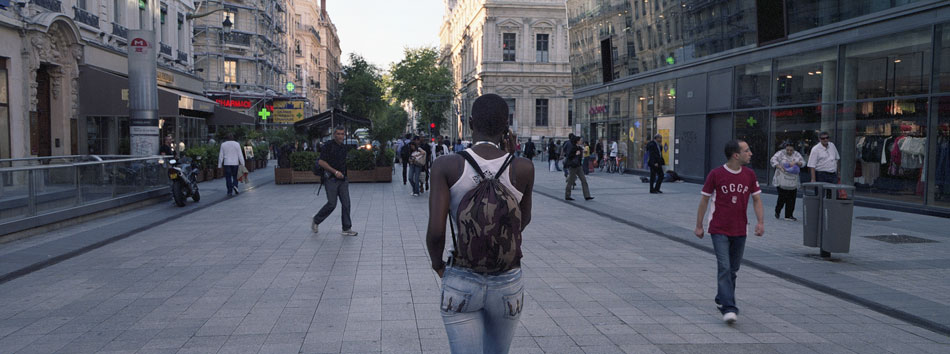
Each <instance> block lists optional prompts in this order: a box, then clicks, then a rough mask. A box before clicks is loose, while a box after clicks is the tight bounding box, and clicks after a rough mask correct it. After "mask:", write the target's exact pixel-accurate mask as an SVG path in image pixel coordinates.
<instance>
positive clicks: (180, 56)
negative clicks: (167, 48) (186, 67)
mask: <svg viewBox="0 0 950 354" xmlns="http://www.w3.org/2000/svg"><path fill="white" fill-rule="evenodd" d="M178 61H180V62H181V63H182V64H188V53H185V52H182V51H180V50H179V51H178Z"/></svg>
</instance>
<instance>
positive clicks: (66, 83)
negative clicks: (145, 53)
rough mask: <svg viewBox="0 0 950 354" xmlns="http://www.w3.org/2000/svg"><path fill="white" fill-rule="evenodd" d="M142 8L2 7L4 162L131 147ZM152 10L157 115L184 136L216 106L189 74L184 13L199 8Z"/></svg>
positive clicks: (180, 4)
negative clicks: (131, 75) (132, 40)
mask: <svg viewBox="0 0 950 354" xmlns="http://www.w3.org/2000/svg"><path fill="white" fill-rule="evenodd" d="M145 6H147V2H146V1H144V0H143V1H138V2H131V1H126V0H64V1H61V0H34V1H29V2H27V1H23V2H8V3H7V4H6V6H0V159H5V158H22V157H30V156H62V155H74V154H128V153H129V151H130V148H129V109H128V87H129V86H128V59H127V56H128V54H127V53H128V42H129V29H130V28H131V29H136V28H140V27H141V26H142V24H143V23H147V21H149V20H150V19H149V18H148V17H147V15H146V13H147V12H146V11H145ZM158 9H159V13H156V14H155V15H154V16H153V17H152V18H151V21H152V22H153V24H154V28H156V29H157V34H156V42H157V43H154V45H156V47H157V49H158V73H157V74H158V78H157V79H158V85H159V90H158V95H159V97H158V98H159V118H160V122H165V123H166V124H168V126H174V127H178V128H177V129H176V131H175V132H174V133H175V135H176V136H177V137H179V139H178V140H179V141H189V140H187V139H192V138H195V139H196V138H198V137H199V135H200V134H201V133H202V132H201V126H203V121H204V119H205V118H207V117H208V116H210V115H211V114H212V112H213V108H214V104H213V102H211V101H209V100H207V99H206V98H204V97H203V96H202V95H201V92H202V85H201V81H200V79H199V78H198V77H197V76H195V75H193V73H192V70H193V64H194V61H193V60H192V46H191V31H192V25H191V23H192V21H191V20H188V19H187V15H188V14H193V13H194V11H195V7H194V4H193V3H192V1H190V0H169V1H163V2H162V3H161V4H160V6H158ZM198 123H201V124H198ZM156 153H157V151H156Z"/></svg>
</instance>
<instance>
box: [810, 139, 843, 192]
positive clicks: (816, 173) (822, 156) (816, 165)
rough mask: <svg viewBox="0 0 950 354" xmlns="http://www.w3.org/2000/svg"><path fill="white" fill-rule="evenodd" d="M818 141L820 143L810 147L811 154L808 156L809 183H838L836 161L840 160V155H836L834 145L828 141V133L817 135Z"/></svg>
mask: <svg viewBox="0 0 950 354" xmlns="http://www.w3.org/2000/svg"><path fill="white" fill-rule="evenodd" d="M818 139H819V141H820V142H821V143H820V144H818V145H815V146H814V147H812V148H811V153H810V154H808V167H811V181H812V182H825V183H838V161H840V160H841V155H839V154H838V149H837V148H836V147H835V143H832V142H831V141H830V136H829V135H828V132H821V133H820V134H818Z"/></svg>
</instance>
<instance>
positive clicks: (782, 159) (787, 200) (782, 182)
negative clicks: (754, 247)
mask: <svg viewBox="0 0 950 354" xmlns="http://www.w3.org/2000/svg"><path fill="white" fill-rule="evenodd" d="M782 145H783V147H782V150H779V151H777V152H776V153H775V155H773V156H772V167H774V168H775V176H774V177H772V184H773V185H775V186H777V187H778V202H777V203H775V218H776V219H778V218H779V213H780V212H781V211H782V208H783V207H784V208H785V220H790V221H798V219H796V218H795V217H794V216H792V213H793V212H794V211H795V197H796V195H797V194H798V186H799V182H800V179H799V173H800V172H801V167H802V166H804V164H805V160H804V159H803V158H802V155H801V154H799V153H798V151H795V144H792V143H789V142H786V143H784V144H782Z"/></svg>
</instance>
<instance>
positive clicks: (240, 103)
mask: <svg viewBox="0 0 950 354" xmlns="http://www.w3.org/2000/svg"><path fill="white" fill-rule="evenodd" d="M214 101H215V102H217V103H218V104H219V105H221V107H238V108H251V104H252V103H253V102H251V101H250V100H229V99H223V98H219V99H216V100H214Z"/></svg>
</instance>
